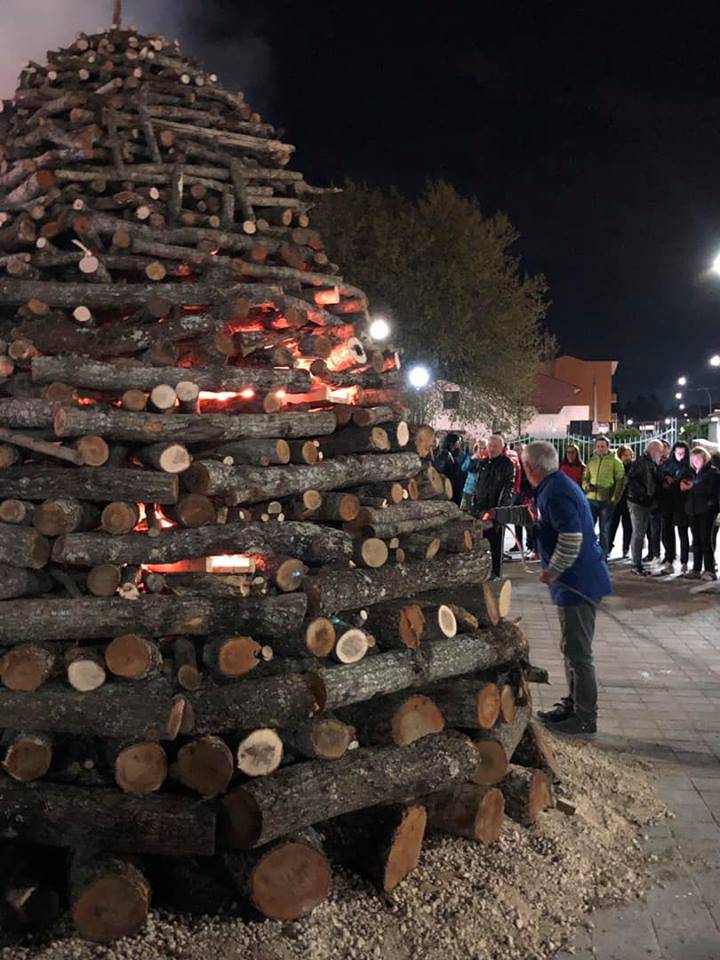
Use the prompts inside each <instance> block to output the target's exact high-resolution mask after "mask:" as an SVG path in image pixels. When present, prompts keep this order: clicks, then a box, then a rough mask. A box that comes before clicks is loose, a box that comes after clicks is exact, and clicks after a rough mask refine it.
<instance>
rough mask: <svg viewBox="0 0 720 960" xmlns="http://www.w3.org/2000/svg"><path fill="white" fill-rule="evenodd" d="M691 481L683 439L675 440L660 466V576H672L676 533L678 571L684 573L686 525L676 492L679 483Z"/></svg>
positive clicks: (682, 497)
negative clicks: (661, 565)
mask: <svg viewBox="0 0 720 960" xmlns="http://www.w3.org/2000/svg"><path fill="white" fill-rule="evenodd" d="M691 479H692V467H691V466H690V447H689V446H688V445H687V444H686V443H685V442H684V441H683V440H678V441H677V442H676V443H674V444H673V447H672V450H671V451H670V455H669V457H668V458H667V459H666V460H664V461H663V462H662V464H661V466H660V491H659V501H660V514H661V516H662V541H663V547H664V548H665V558H664V564H665V565H664V567H663V573H673V572H674V569H675V567H674V564H675V559H676V556H677V552H676V539H675V531H676V530H677V534H678V536H679V538H680V563H681V567H680V572H681V573H686V572H687V564H688V559H689V557H690V539H689V532H688V531H689V523H688V517H687V514H686V513H685V494H684V493H683V492H682V490H681V489H680V483H681V481H682V480H691Z"/></svg>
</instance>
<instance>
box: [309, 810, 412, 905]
mask: <svg viewBox="0 0 720 960" xmlns="http://www.w3.org/2000/svg"><path fill="white" fill-rule="evenodd" d="M426 823H427V815H426V811H425V808H424V807H423V806H421V805H420V804H413V805H411V806H405V805H402V804H390V805H387V806H380V807H372V808H370V809H369V810H358V811H355V812H353V813H346V814H343V815H342V816H339V817H335V818H334V819H332V820H328V821H327V823H324V824H322V825H321V827H320V829H321V831H322V834H323V837H324V838H325V842H326V844H327V846H328V849H329V850H331V852H332V855H333V858H334V859H337V860H338V861H339V862H340V863H342V864H343V866H345V867H347V868H348V869H350V870H353V871H354V872H356V873H359V874H360V875H361V876H363V877H364V878H365V879H366V880H368V881H369V882H370V883H371V884H373V886H375V887H376V888H377V889H378V890H380V891H381V892H382V893H385V894H389V893H392V891H393V890H394V889H395V888H396V887H397V886H398V884H399V883H401V881H402V880H404V879H405V878H406V877H407V876H408V875H409V874H410V873H412V871H413V870H414V869H415V868H416V867H417V865H418V862H419V860H420V853H421V850H422V843H423V839H424V837H425V828H426Z"/></svg>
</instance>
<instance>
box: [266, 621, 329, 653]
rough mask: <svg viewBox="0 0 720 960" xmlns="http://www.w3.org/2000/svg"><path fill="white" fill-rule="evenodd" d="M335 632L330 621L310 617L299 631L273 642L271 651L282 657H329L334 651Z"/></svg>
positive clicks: (277, 638)
mask: <svg viewBox="0 0 720 960" xmlns="http://www.w3.org/2000/svg"><path fill="white" fill-rule="evenodd" d="M336 641H337V631H336V629H335V624H334V623H333V621H332V620H328V619H327V618H326V617H312V618H310V619H308V620H306V621H305V623H303V624H302V627H301V628H300V629H299V630H296V631H295V632H294V633H291V634H288V635H287V636H285V637H276V638H275V639H274V640H273V650H274V651H275V653H276V654H278V655H279V656H283V657H329V656H330V654H331V653H332V652H333V650H334V649H335V643H336Z"/></svg>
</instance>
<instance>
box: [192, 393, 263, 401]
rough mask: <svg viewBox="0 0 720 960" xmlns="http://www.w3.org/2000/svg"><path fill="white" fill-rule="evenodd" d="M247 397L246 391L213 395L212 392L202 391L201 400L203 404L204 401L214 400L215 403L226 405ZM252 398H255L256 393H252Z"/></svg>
mask: <svg viewBox="0 0 720 960" xmlns="http://www.w3.org/2000/svg"><path fill="white" fill-rule="evenodd" d="M242 396H245V391H244V390H243V391H242V393H238V392H237V391H236V390H222V391H220V392H219V393H213V392H212V390H201V391H200V394H199V400H200V402H201V403H202V401H203V400H212V401H214V402H215V403H224V402H225V401H227V400H234V399H235V398H236V397H242ZM250 396H251V397H254V396H255V393H254V391H251V392H250Z"/></svg>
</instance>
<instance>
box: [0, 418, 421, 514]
mask: <svg viewBox="0 0 720 960" xmlns="http://www.w3.org/2000/svg"><path fill="white" fill-rule="evenodd" d="M24 402H26V403H27V402H30V401H24ZM42 402H43V403H44V402H45V401H42ZM11 412H12V413H13V414H14V415H15V412H14V411H11ZM6 416H10V412H8V413H6ZM2 417H3V410H2V406H1V405H0V420H1V419H2ZM15 418H16V419H18V418H19V417H18V416H17V415H15ZM40 418H41V415H40V412H39V411H38V412H37V413H36V414H35V419H40ZM52 424H53V428H54V430H55V434H56V436H58V437H71V436H82V435H84V434H87V433H97V434H100V435H101V436H103V437H106V438H107V439H111V440H124V441H127V442H129V443H153V442H156V441H159V440H174V439H177V440H180V441H181V442H185V443H193V442H200V441H203V440H217V441H221V440H245V439H249V438H252V437H284V438H286V439H287V438H289V437H308V436H310V437H312V436H320V435H321V434H326V433H332V431H333V430H334V429H335V424H336V421H335V416H334V414H333V413H332V411H330V412H325V411H323V412H319V413H260V414H247V415H245V416H242V417H235V416H228V415H226V414H222V413H218V414H209V413H203V414H192V413H176V414H174V415H173V416H172V417H166V416H163V415H162V414H158V413H130V412H129V411H125V410H108V409H105V408H100V407H97V408H93V407H72V408H69V407H62V408H60V409H59V410H57V411H56V413H55V415H54V418H53V420H52ZM43 425H44V424H43ZM373 459H376V458H373ZM226 469H230V468H226ZM287 469H289V468H287ZM77 472H78V471H74V472H73V475H77ZM409 472H412V471H409ZM192 492H197V491H192ZM200 492H202V491H200ZM266 498H267V497H265V498H263V497H261V498H260V499H261V500H262V499H266ZM138 499H146V498H144V497H142V498H141V497H138ZM147 499H148V502H152V499H151V498H147ZM155 502H159V501H155Z"/></svg>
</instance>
